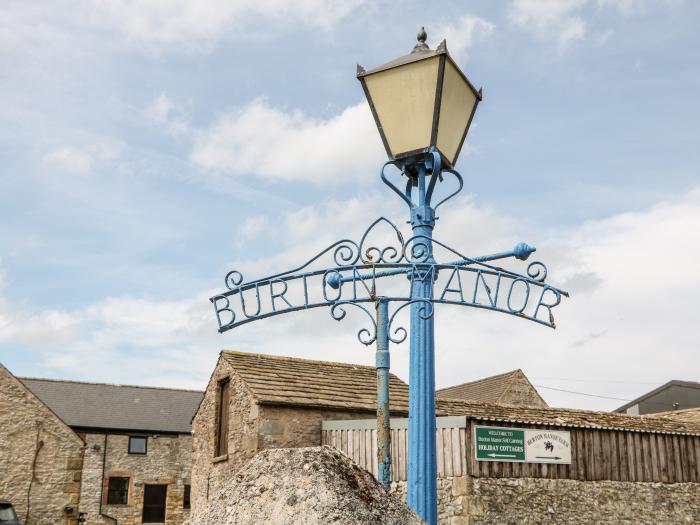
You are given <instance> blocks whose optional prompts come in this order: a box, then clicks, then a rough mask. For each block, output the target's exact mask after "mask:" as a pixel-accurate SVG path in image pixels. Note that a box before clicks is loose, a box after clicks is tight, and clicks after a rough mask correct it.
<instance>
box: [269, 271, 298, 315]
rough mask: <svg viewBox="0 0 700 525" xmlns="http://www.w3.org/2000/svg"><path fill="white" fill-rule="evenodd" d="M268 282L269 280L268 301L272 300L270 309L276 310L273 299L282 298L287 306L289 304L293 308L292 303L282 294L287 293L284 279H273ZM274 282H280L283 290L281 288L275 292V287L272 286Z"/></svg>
mask: <svg viewBox="0 0 700 525" xmlns="http://www.w3.org/2000/svg"><path fill="white" fill-rule="evenodd" d="M269 282H270V301H271V302H272V311H273V312H276V311H277V307H276V306H275V299H282V300H283V301H284V302H285V303H287V306H289V308H293V306H292V303H290V302H289V301H287V299H286V298H285V297H284V294H286V293H287V283H286V281H283V280H282V279H275V280H273V281H269ZM275 283H282V284H283V285H284V290H282V291H281V292H280V293H275V291H274V290H275V289H274V286H273V284H275Z"/></svg>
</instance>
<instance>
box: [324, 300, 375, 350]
mask: <svg viewBox="0 0 700 525" xmlns="http://www.w3.org/2000/svg"><path fill="white" fill-rule="evenodd" d="M346 305H350V306H354V307H356V308H359V309H360V310H362V311H363V312H364V313H365V314H366V315H367V317H369V320H370V322H371V323H372V324H371V329H368V328H361V329H360V330H359V331H358V332H357V340H358V341H360V343H362V344H363V345H365V346H369V345H371V344H372V343H374V342H375V341H376V340H377V323H376V321H375V320H374V317H373V316H372V314H371V313H370V312H369V310H367V308H365V307H364V306H362V305H360V304H358V303H354V302H352V301H341V302H337V303H334V304H333V306H331V310H330V312H331V317H332V318H333V319H335V320H336V321H342V320H343V319H345V316H346V315H347V310H346V309H345V308H344V307H345V306H346Z"/></svg>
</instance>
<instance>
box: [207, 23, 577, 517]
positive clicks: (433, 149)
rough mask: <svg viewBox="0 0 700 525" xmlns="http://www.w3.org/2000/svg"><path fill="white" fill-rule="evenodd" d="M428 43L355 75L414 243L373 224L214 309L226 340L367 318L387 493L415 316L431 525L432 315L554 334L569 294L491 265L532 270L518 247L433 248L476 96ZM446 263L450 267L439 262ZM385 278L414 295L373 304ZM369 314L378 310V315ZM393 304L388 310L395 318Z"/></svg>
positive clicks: (411, 474)
mask: <svg viewBox="0 0 700 525" xmlns="http://www.w3.org/2000/svg"><path fill="white" fill-rule="evenodd" d="M426 39H427V35H426V34H425V31H424V30H423V29H421V31H420V32H419V33H418V44H416V46H415V48H414V49H413V51H412V52H411V53H410V54H408V55H406V56H403V57H400V58H398V59H396V60H393V61H391V62H389V63H388V64H385V65H383V66H381V67H378V68H375V69H372V70H370V71H365V70H364V69H363V68H362V67H360V66H358V67H357V77H358V79H359V80H360V82H361V83H362V87H363V89H364V91H365V94H366V96H367V101H368V102H369V105H370V108H371V110H372V114H373V116H374V119H375V121H376V124H377V128H378V129H379V134H380V136H381V139H382V142H383V143H384V147H385V148H386V152H387V155H388V156H389V158H390V160H389V161H388V162H387V163H386V164H384V166H383V167H382V170H381V179H382V181H383V182H384V183H385V184H386V185H387V186H389V188H391V190H392V191H394V192H395V193H396V194H397V195H398V196H399V197H400V198H401V199H402V200H403V201H404V202H405V203H406V205H407V206H408V208H409V218H410V221H409V222H410V224H411V227H412V236H411V237H410V238H408V239H405V238H404V236H403V234H402V233H401V231H400V229H399V228H398V227H397V226H396V225H395V224H394V223H392V222H391V221H390V220H388V219H387V218H385V217H379V218H378V219H376V220H375V221H374V222H373V223H372V224H371V225H370V226H369V228H368V229H367V230H366V231H365V233H364V234H363V235H362V237H361V238H360V239H359V241H356V240H352V239H348V238H345V239H341V240H338V241H336V242H334V243H333V244H331V245H330V246H327V247H326V248H324V249H323V250H321V251H319V252H318V253H316V254H315V255H313V256H312V257H311V258H310V259H308V260H307V261H306V262H304V263H303V264H301V265H299V266H297V267H295V268H293V269H291V270H287V271H283V272H279V273H275V274H272V275H268V276H265V277H261V278H257V279H254V280H251V281H246V279H244V277H243V274H242V273H241V272H239V271H237V270H231V271H230V272H228V273H227V274H226V278H225V284H226V290H224V291H223V292H221V293H219V294H217V295H215V296H213V297H211V298H210V300H211V302H212V304H213V306H214V312H215V315H216V320H217V323H218V330H219V332H221V333H223V332H227V331H229V330H232V329H233V328H236V327H239V326H242V325H245V324H248V323H251V322H254V321H258V320H263V319H267V318H269V317H273V316H277V315H283V314H289V313H293V312H301V311H305V310H310V309H314V308H322V307H328V308H330V313H331V316H332V317H333V318H334V319H335V320H337V321H340V320H342V319H344V318H345V317H346V313H347V311H348V310H349V309H350V308H349V307H352V309H353V310H355V311H359V312H362V313H364V315H366V316H367V317H366V318H367V319H368V320H369V327H368V328H362V329H361V330H360V331H359V332H358V334H357V336H358V339H359V341H360V342H361V343H362V344H363V345H365V346H369V345H372V344H375V343H376V347H377V352H376V364H377V438H378V439H377V442H378V450H377V459H378V467H379V468H378V477H379V479H380V480H381V482H382V483H383V484H384V485H386V486H388V485H389V482H390V479H391V457H390V435H391V433H390V421H389V366H390V362H389V361H390V360H389V343H390V342H391V343H395V344H400V343H401V342H403V341H404V340H405V339H406V337H407V334H408V332H407V331H406V330H405V329H404V328H403V327H401V326H398V327H397V326H396V325H395V323H394V321H395V319H396V316H397V314H398V313H399V312H400V311H401V310H402V309H403V308H405V307H410V313H411V325H410V370H409V426H408V504H409V506H410V507H411V508H413V509H414V510H415V511H416V512H417V513H418V515H420V516H421V517H422V518H423V519H424V520H425V521H426V522H427V523H428V524H429V525H436V523H437V466H436V458H435V454H436V450H435V333H434V323H433V315H434V310H435V308H434V306H435V305H436V304H445V305H456V306H465V307H470V308H479V309H486V310H491V311H495V312H500V313H504V314H507V315H511V316H515V317H518V318H520V319H525V320H529V321H533V322H536V323H538V324H541V325H544V326H549V327H551V328H555V327H556V324H555V321H554V315H553V313H552V311H553V309H554V308H555V307H557V306H558V305H559V304H560V302H561V298H562V296H568V294H567V292H566V291H564V290H561V289H559V288H556V287H554V286H552V285H550V284H549V283H547V282H546V278H547V268H546V266H545V265H544V264H542V263H541V262H539V261H535V262H531V263H530V264H529V265H528V266H527V271H526V273H525V274H521V273H517V272H515V271H513V270H508V269H504V268H502V267H500V266H494V265H492V264H490V263H491V262H492V261H495V260H502V259H509V258H514V259H517V260H519V261H525V260H527V259H528V257H529V256H530V255H531V254H532V253H533V252H534V251H535V248H534V247H532V246H529V245H527V244H525V243H519V244H517V245H516V246H515V247H514V248H513V249H512V250H508V251H503V252H498V253H493V254H490V255H481V256H477V257H469V256H467V255H465V254H464V253H463V252H461V251H458V250H456V249H454V248H451V247H450V246H448V245H447V244H445V243H443V242H441V241H440V240H439V239H438V238H436V237H433V228H434V227H435V221H436V219H437V217H436V211H437V209H438V208H439V207H440V206H441V205H442V204H443V203H445V202H446V201H448V200H449V199H451V198H452V197H454V196H455V195H457V193H459V192H460V191H461V190H462V187H463V184H464V183H463V179H462V176H461V175H460V174H459V173H458V172H457V171H455V170H454V169H453V166H454V165H455V163H456V161H457V158H458V157H459V152H460V150H461V149H462V145H463V144H464V139H465V137H466V135H467V131H468V130H469V126H470V124H471V121H472V118H473V116H474V112H475V111H476V107H477V105H478V103H479V101H480V100H481V90H478V91H477V90H476V89H475V88H474V87H473V86H472V84H471V83H470V82H469V80H468V79H467V77H466V76H465V75H464V73H462V72H461V71H460V69H459V68H458V67H457V65H456V64H455V63H454V61H453V60H452V58H451V57H450V55H449V54H448V52H447V46H446V44H445V42H444V41H443V42H442V43H441V44H440V45H439V46H438V47H437V49H435V50H431V49H430V48H428V46H427V45H426V43H425V41H426ZM388 165H393V166H395V167H396V168H398V169H399V170H400V171H401V173H402V174H403V176H404V179H403V182H402V184H403V183H405V189H404V190H403V191H402V190H401V189H399V188H398V187H397V186H396V185H395V184H394V183H392V182H391V181H390V180H389V178H388V177H387V176H386V174H385V169H386V167H387V166H388ZM447 175H449V176H451V178H453V180H456V181H457V184H458V185H457V188H456V189H455V190H454V191H452V192H451V193H449V195H447V197H445V198H443V199H441V200H440V201H439V202H437V203H434V202H433V201H434V200H435V190H436V188H437V187H438V185H440V184H442V183H443V181H444V180H445V176H447ZM379 227H383V228H388V229H389V232H391V234H390V238H389V241H388V243H387V244H380V245H375V244H373V243H372V242H371V241H370V236H371V235H372V232H373V231H374V230H375V228H379ZM434 250H435V251H434ZM445 254H447V257H449V258H448V260H447V261H442V260H436V259H442V258H443V257H444V256H445ZM329 264H330V267H329V266H328V265H329ZM392 276H393V277H395V278H401V277H400V276H405V277H407V278H408V279H409V281H410V286H408V287H405V288H406V289H410V293H400V294H399V295H384V294H382V293H380V291H379V290H378V286H381V285H380V283H381V282H385V281H386V280H387V279H388V280H391V278H392ZM439 276H440V278H438V277H439ZM436 282H437V284H436ZM489 283H490V284H489ZM436 286H437V290H438V293H437V294H435V293H434V290H435V288H436ZM389 289H390V288H389V287H387V290H389ZM367 304H373V305H374V309H375V312H374V314H372V313H371V312H370V310H369V309H368V308H367V307H366V306H365V305H367ZM390 305H394V306H395V308H394V309H393V313H392V312H391V310H390Z"/></svg>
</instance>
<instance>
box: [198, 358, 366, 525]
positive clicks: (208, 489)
mask: <svg viewBox="0 0 700 525" xmlns="http://www.w3.org/2000/svg"><path fill="white" fill-rule="evenodd" d="M226 378H229V379H230V387H229V391H230V402H229V433H228V454H227V455H225V456H221V457H214V453H215V444H216V414H217V411H218V406H217V403H218V397H219V396H218V385H219V382H220V381H221V380H222V379H226ZM368 416H369V413H367V412H364V413H358V412H349V411H335V410H327V409H326V410H322V409H314V408H301V407H285V406H259V405H258V404H257V403H256V400H255V398H254V397H253V395H252V394H251V393H250V391H249V390H248V388H247V387H246V385H245V383H244V382H243V381H242V380H241V379H240V378H239V377H238V376H237V375H236V374H235V372H234V370H233V367H232V366H231V365H230V364H229V363H227V362H226V360H224V359H222V358H219V362H218V363H217V366H216V368H215V369H214V372H213V374H212V376H211V379H210V380H209V384H208V386H207V389H206V391H205V393H204V398H203V399H202V403H201V405H200V406H199V410H198V411H197V414H196V415H195V417H194V419H193V421H192V432H193V445H192V448H193V455H192V513H193V517H192V521H193V523H197V522H198V519H199V518H200V516H201V515H202V514H203V512H204V511H205V510H206V507H207V502H208V500H209V495H210V494H215V493H217V492H219V490H220V487H221V484H222V482H223V481H225V480H227V479H229V478H231V477H232V476H233V475H234V474H235V473H236V472H237V471H238V469H240V468H241V467H242V466H243V465H244V464H245V463H246V462H247V461H248V460H249V459H251V458H252V457H253V456H255V454H257V452H259V451H261V450H264V449H269V448H282V447H307V446H316V445H320V444H321V421H323V420H324V419H367V417H368Z"/></svg>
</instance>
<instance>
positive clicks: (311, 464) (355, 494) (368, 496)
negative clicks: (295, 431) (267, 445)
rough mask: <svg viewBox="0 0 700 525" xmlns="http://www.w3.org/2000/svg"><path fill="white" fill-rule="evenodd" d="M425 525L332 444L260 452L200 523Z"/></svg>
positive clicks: (223, 489) (224, 489)
mask: <svg viewBox="0 0 700 525" xmlns="http://www.w3.org/2000/svg"><path fill="white" fill-rule="evenodd" d="M251 523H266V524H269V525H291V524H299V525H327V524H336V525H370V524H371V525H380V524H381V525H421V524H424V522H423V521H422V520H421V519H420V518H419V517H418V516H417V515H416V514H415V513H413V511H411V510H410V509H409V508H408V507H406V506H405V505H404V504H403V503H402V502H401V500H400V498H399V497H398V496H396V495H394V494H390V493H388V492H387V491H386V490H385V489H384V487H382V486H381V485H380V484H379V483H378V482H377V481H376V479H375V478H374V477H373V476H372V475H371V474H369V473H368V472H367V471H365V470H363V469H361V468H360V467H358V466H357V465H355V464H354V463H353V462H352V460H351V459H350V458H348V457H347V456H345V455H344V454H342V453H341V452H339V451H337V450H335V449H333V448H331V447H328V446H323V447H307V448H282V449H269V450H264V451H262V452H260V453H258V454H257V455H256V456H255V457H254V458H253V459H251V460H250V461H249V462H248V463H247V464H246V465H244V466H243V467H242V468H241V469H240V470H239V471H238V472H237V473H236V474H235V475H234V476H233V477H232V478H231V479H230V480H229V482H228V483H226V484H225V485H223V486H222V487H221V489H220V491H219V493H218V494H213V495H212V496H211V498H210V503H209V507H208V509H207V511H206V513H204V515H203V516H201V517H200V518H199V520H198V523H197V524H196V525H205V524H206V525H249V524H251Z"/></svg>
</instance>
